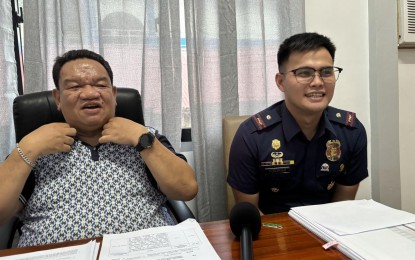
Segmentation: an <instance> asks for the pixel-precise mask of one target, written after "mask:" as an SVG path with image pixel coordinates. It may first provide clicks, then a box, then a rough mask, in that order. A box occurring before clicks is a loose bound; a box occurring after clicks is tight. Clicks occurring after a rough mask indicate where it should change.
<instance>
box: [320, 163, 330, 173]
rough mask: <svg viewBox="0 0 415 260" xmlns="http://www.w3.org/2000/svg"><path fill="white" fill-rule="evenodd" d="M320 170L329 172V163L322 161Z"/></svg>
mask: <svg viewBox="0 0 415 260" xmlns="http://www.w3.org/2000/svg"><path fill="white" fill-rule="evenodd" d="M320 171H322V172H329V171H330V167H329V165H328V164H327V163H323V164H322V165H321V168H320Z"/></svg>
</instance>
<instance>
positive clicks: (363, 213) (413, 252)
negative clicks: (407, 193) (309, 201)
mask: <svg viewBox="0 0 415 260" xmlns="http://www.w3.org/2000/svg"><path fill="white" fill-rule="evenodd" d="M288 214H289V216H291V217H292V218H293V219H294V220H296V221H297V222H299V223H300V224H302V225H303V226H304V227H306V228H307V229H309V230H310V231H311V232H313V233H314V234H316V235H317V236H319V237H320V238H321V239H323V240H324V241H326V242H332V244H334V245H335V246H336V247H337V249H338V250H339V251H341V252H342V253H344V254H345V255H346V256H348V257H350V258H351V259H393V260H395V259H414V256H415V214H412V213H409V212H405V211H402V210H397V209H393V208H390V207H387V206H385V205H383V204H380V203H378V202H375V201H373V200H351V201H342V202H334V203H328V204H321V205H312V206H302V207H294V208H292V209H291V210H290V211H289V213H288Z"/></svg>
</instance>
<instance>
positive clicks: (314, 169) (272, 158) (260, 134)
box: [227, 33, 368, 214]
mask: <svg viewBox="0 0 415 260" xmlns="http://www.w3.org/2000/svg"><path fill="white" fill-rule="evenodd" d="M335 51H336V48H335V46H334V44H333V43H332V42H331V40H330V39H329V38H327V37H326V36H323V35H320V34H317V33H301V34H296V35H293V36H291V37H289V38H288V39H286V40H285V41H284V42H283V43H282V44H281V45H280V48H279V51H278V66H279V73H277V74H276V76H275V81H276V84H277V86H278V88H279V89H280V90H281V91H282V92H284V94H285V100H283V101H280V102H278V103H276V104H274V105H272V106H271V107H268V108H267V109H265V110H263V111H261V112H259V113H258V114H256V115H254V116H252V117H251V118H249V119H247V120H246V121H245V122H243V123H242V124H241V126H240V127H239V129H238V131H237V132H236V135H235V137H234V140H233V143H232V146H231V151H230V158H229V175H228V179H227V181H228V183H229V184H230V186H231V187H232V188H233V194H234V197H235V201H236V202H241V201H247V202H251V203H253V204H254V205H256V206H257V207H258V208H259V209H260V211H261V213H263V214H269V213H276V212H285V211H288V210H289V209H290V208H291V207H294V206H302V205H311V204H322V203H328V202H333V201H341V200H351V199H354V198H355V196H356V192H357V189H358V186H359V183H360V182H361V181H362V180H363V179H365V178H366V177H368V170H367V137H366V131H365V128H364V126H363V125H362V124H361V122H360V121H359V120H358V119H357V118H356V115H355V113H353V112H348V111H344V110H340V109H337V108H334V107H331V106H329V103H330V101H331V99H332V97H333V93H334V87H335V83H336V81H337V79H338V76H339V74H340V73H341V71H342V69H341V68H339V67H335V66H334V56H335Z"/></svg>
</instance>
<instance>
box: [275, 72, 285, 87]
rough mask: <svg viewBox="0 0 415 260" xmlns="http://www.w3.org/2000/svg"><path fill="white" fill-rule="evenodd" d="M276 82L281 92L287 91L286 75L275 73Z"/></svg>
mask: <svg viewBox="0 0 415 260" xmlns="http://www.w3.org/2000/svg"><path fill="white" fill-rule="evenodd" d="M275 83H276V84H277V86H278V88H279V89H280V90H281V92H285V86H284V75H282V74H280V73H277V74H275Z"/></svg>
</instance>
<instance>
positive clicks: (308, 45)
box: [277, 32, 336, 69]
mask: <svg viewBox="0 0 415 260" xmlns="http://www.w3.org/2000/svg"><path fill="white" fill-rule="evenodd" d="M320 48H326V49H327V51H328V52H329V53H330V55H331V57H332V58H333V61H334V55H335V53H336V46H334V44H333V42H332V41H331V40H330V39H329V38H328V37H326V36H324V35H321V34H318V33H314V32H313V33H312V32H305V33H299V34H294V35H293V36H291V37H289V38H287V39H285V40H284V41H283V42H282V43H281V45H280V47H279V49H278V54H277V58H278V67H279V69H281V68H282V65H283V64H284V63H286V62H287V61H288V59H289V58H290V55H291V54H292V53H293V52H306V51H313V50H317V49H320Z"/></svg>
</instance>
